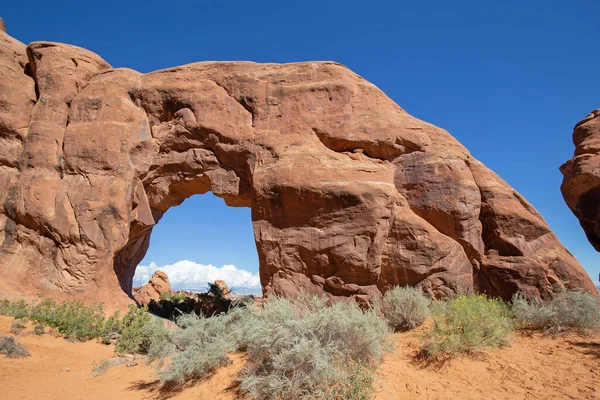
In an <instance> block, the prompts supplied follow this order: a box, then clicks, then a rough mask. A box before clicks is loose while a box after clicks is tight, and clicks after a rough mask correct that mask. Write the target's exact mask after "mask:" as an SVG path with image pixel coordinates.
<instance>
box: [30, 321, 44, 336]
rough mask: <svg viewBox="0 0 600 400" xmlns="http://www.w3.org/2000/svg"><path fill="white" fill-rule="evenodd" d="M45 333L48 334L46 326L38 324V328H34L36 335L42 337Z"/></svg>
mask: <svg viewBox="0 0 600 400" xmlns="http://www.w3.org/2000/svg"><path fill="white" fill-rule="evenodd" d="M44 332H46V327H45V326H44V324H37V325H36V326H34V327H33V334H34V335H38V336H41V335H43V334H44Z"/></svg>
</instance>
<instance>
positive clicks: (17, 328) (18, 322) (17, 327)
mask: <svg viewBox="0 0 600 400" xmlns="http://www.w3.org/2000/svg"><path fill="white" fill-rule="evenodd" d="M23 330H25V323H24V322H23V320H22V319H15V320H14V321H13V322H11V324H10V333H12V334H14V335H18V334H19V333H21V332H23Z"/></svg>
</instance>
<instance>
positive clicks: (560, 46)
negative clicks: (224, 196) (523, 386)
mask: <svg viewBox="0 0 600 400" xmlns="http://www.w3.org/2000/svg"><path fill="white" fill-rule="evenodd" d="M84 4H85V3H84V2H81V1H73V2H68V1H64V2H61V1H52V2H48V1H38V0H31V1H28V2H8V4H6V5H3V6H2V9H0V16H1V17H2V18H4V20H5V22H6V25H7V29H8V32H9V33H10V34H11V35H12V36H14V37H16V38H18V39H19V40H21V41H22V42H25V43H27V42H30V41H34V40H50V41H60V42H67V43H71V44H75V45H79V46H82V47H85V48H88V49H90V50H92V51H95V52H97V53H98V54H100V55H101V56H102V57H104V58H105V59H106V60H107V61H108V62H109V63H111V64H112V65H113V66H115V67H120V66H126V67H129V68H133V69H137V70H139V71H142V72H148V71H151V70H155V69H159V68H166V67H171V66H175V65H179V64H184V63H189V62H194V61H203V60H215V61H220V60H253V61H259V62H267V61H268V62H289V61H308V60H334V61H338V62H341V63H343V64H345V65H347V66H349V67H350V68H351V69H353V70H354V71H356V72H357V73H359V74H360V75H362V76H363V77H365V78H366V79H368V80H370V81H372V82H373V83H375V84H376V85H377V86H379V87H380V88H381V89H382V90H383V91H385V92H386V93H387V94H388V95H389V96H390V97H391V98H392V99H394V100H395V101H396V102H397V103H398V104H400V105H401V106H402V107H403V108H404V109H405V110H406V111H408V112H409V113H411V114H412V115H414V116H416V117H418V118H421V119H424V120H426V121H428V122H431V123H434V124H436V125H438V126H440V127H443V128H445V129H447V130H448V131H450V133H452V134H453V135H454V136H455V137H456V138H457V139H458V140H459V141H461V142H462V143H463V144H464V145H465V146H466V147H467V148H468V149H469V150H470V151H471V153H472V154H473V155H474V156H475V157H477V158H478V159H480V160H481V161H483V162H484V163H485V164H486V165H487V166H488V167H490V168H492V169H493V170H495V171H496V172H497V173H498V174H499V175H500V176H502V177H503V178H504V179H505V180H506V181H508V182H509V183H510V184H511V185H512V186H513V187H514V188H515V189H517V190H518V191H519V192H521V193H522V194H523V195H524V196H525V197H526V198H527V199H528V200H529V201H530V202H531V203H532V204H533V205H534V206H535V207H536V208H537V209H538V210H539V211H540V213H541V214H542V215H543V216H544V218H546V220H547V221H548V223H549V224H550V227H551V228H552V229H553V230H554V231H555V232H556V234H557V235H558V237H559V238H560V239H561V241H562V242H563V243H564V244H565V245H566V247H567V248H568V249H569V250H570V251H571V252H572V253H573V254H574V255H575V256H576V257H577V258H578V259H579V261H580V262H581V263H582V264H583V265H584V267H585V268H586V269H587V270H588V272H589V273H590V275H591V276H592V278H593V279H594V280H597V279H598V272H600V263H599V261H600V256H599V255H598V253H596V252H595V251H594V250H593V248H592V247H591V246H590V245H589V243H588V242H587V240H586V238H585V235H584V234H583V231H582V230H581V228H580V227H579V224H578V222H577V220H576V219H575V217H574V216H573V215H572V214H571V212H570V211H569V210H568V208H567V206H566V205H565V203H564V201H563V199H562V197H561V195H560V190H559V187H560V183H561V179H562V176H561V174H560V172H559V171H558V167H559V166H560V165H561V164H562V163H563V162H564V161H566V160H567V159H568V158H569V157H570V156H571V155H572V153H573V145H572V142H571V132H572V127H573V125H574V124H575V123H576V122H577V121H579V120H580V119H582V118H583V117H584V116H585V115H586V114H587V113H588V112H590V111H592V110H593V109H594V108H598V107H600V99H599V97H598V95H599V94H600V80H599V79H598V71H599V70H600V52H599V51H597V46H598V40H599V39H600V24H598V17H597V16H598V15H599V14H600V2H598V1H594V0H569V1H567V0H560V1H559V0H554V1H553V0H545V1H538V0H527V1H523V0H519V1H516V0H504V1H480V0H471V1H460V0H455V1H447V0H438V1H432V0H430V1H426V2H419V1H415V0H411V1H369V2H367V1H348V0H346V1H326V0H321V1H304V2H298V1H296V2H284V1H277V2H275V1H226V0H212V1H200V0H197V1H177V2H166V1H153V0H147V1H143V2H136V1H119V2H113V1H103V2H94V3H93V6H89V7H84ZM90 4H92V3H90ZM181 260H189V261H191V262H195V263H198V264H202V265H205V266H206V265H209V264H211V265H213V266H215V267H217V268H221V267H222V266H223V265H230V264H232V265H235V266H236V267H237V268H238V269H241V270H247V271H250V272H251V273H256V271H257V268H258V261H257V256H256V249H255V247H254V241H253V237H252V229H251V225H250V212H249V210H248V209H234V208H228V207H226V206H225V205H224V203H223V202H222V200H220V199H217V198H215V197H214V196H209V195H204V196H194V197H193V198H190V199H188V200H187V201H186V202H185V203H184V204H183V205H181V206H180V207H177V208H174V209H171V210H170V211H169V212H168V213H167V214H166V216H165V217H164V218H163V220H162V221H161V222H160V224H159V225H158V226H157V227H156V229H155V232H154V234H153V237H152V244H151V248H150V250H149V252H148V254H147V256H146V258H145V260H144V262H143V264H144V265H146V266H148V265H149V263H150V262H151V261H154V262H155V264H156V265H158V266H162V265H165V264H174V263H176V262H178V261H181ZM202 268H203V267H200V269H202ZM205 269H206V268H205ZM213 272H214V271H213ZM207 273H208V272H207ZM217 273H219V272H217ZM223 274H225V275H226V273H225V272H223ZM210 276H212V275H210ZM198 279H200V278H198ZM242 281H243V280H242Z"/></svg>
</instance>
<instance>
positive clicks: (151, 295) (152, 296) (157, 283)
mask: <svg viewBox="0 0 600 400" xmlns="http://www.w3.org/2000/svg"><path fill="white" fill-rule="evenodd" d="M163 293H171V284H170V283H169V277H168V276H167V274H165V273H164V272H163V271H156V272H154V274H152V277H151V278H150V280H149V281H148V283H146V284H145V285H143V286H142V287H141V288H140V289H139V290H138V291H137V292H135V293H134V296H133V297H134V298H135V300H136V301H137V302H138V303H139V304H141V305H143V306H147V305H148V304H150V300H155V301H158V300H160V295H161V294H163Z"/></svg>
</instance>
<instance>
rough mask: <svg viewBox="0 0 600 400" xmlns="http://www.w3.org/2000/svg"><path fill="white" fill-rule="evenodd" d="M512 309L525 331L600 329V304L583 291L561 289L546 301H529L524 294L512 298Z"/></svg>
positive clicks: (556, 331) (534, 299) (554, 331)
mask: <svg viewBox="0 0 600 400" xmlns="http://www.w3.org/2000/svg"><path fill="white" fill-rule="evenodd" d="M512 310H513V313H514V314H515V316H516V318H517V321H518V323H519V326H520V327H522V328H527V329H543V330H548V331H549V332H552V333H558V332H561V331H565V330H575V331H579V332H583V331H585V330H599V329H600V301H599V300H598V299H597V298H596V297H595V296H593V295H591V294H589V293H586V292H583V291H580V290H560V289H559V290H558V292H557V293H556V295H555V297H554V298H553V299H552V300H550V301H547V302H544V301H542V300H540V299H539V298H533V299H531V300H529V301H527V299H526V298H525V296H524V295H523V294H521V293H517V294H515V295H514V296H513V298H512Z"/></svg>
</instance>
